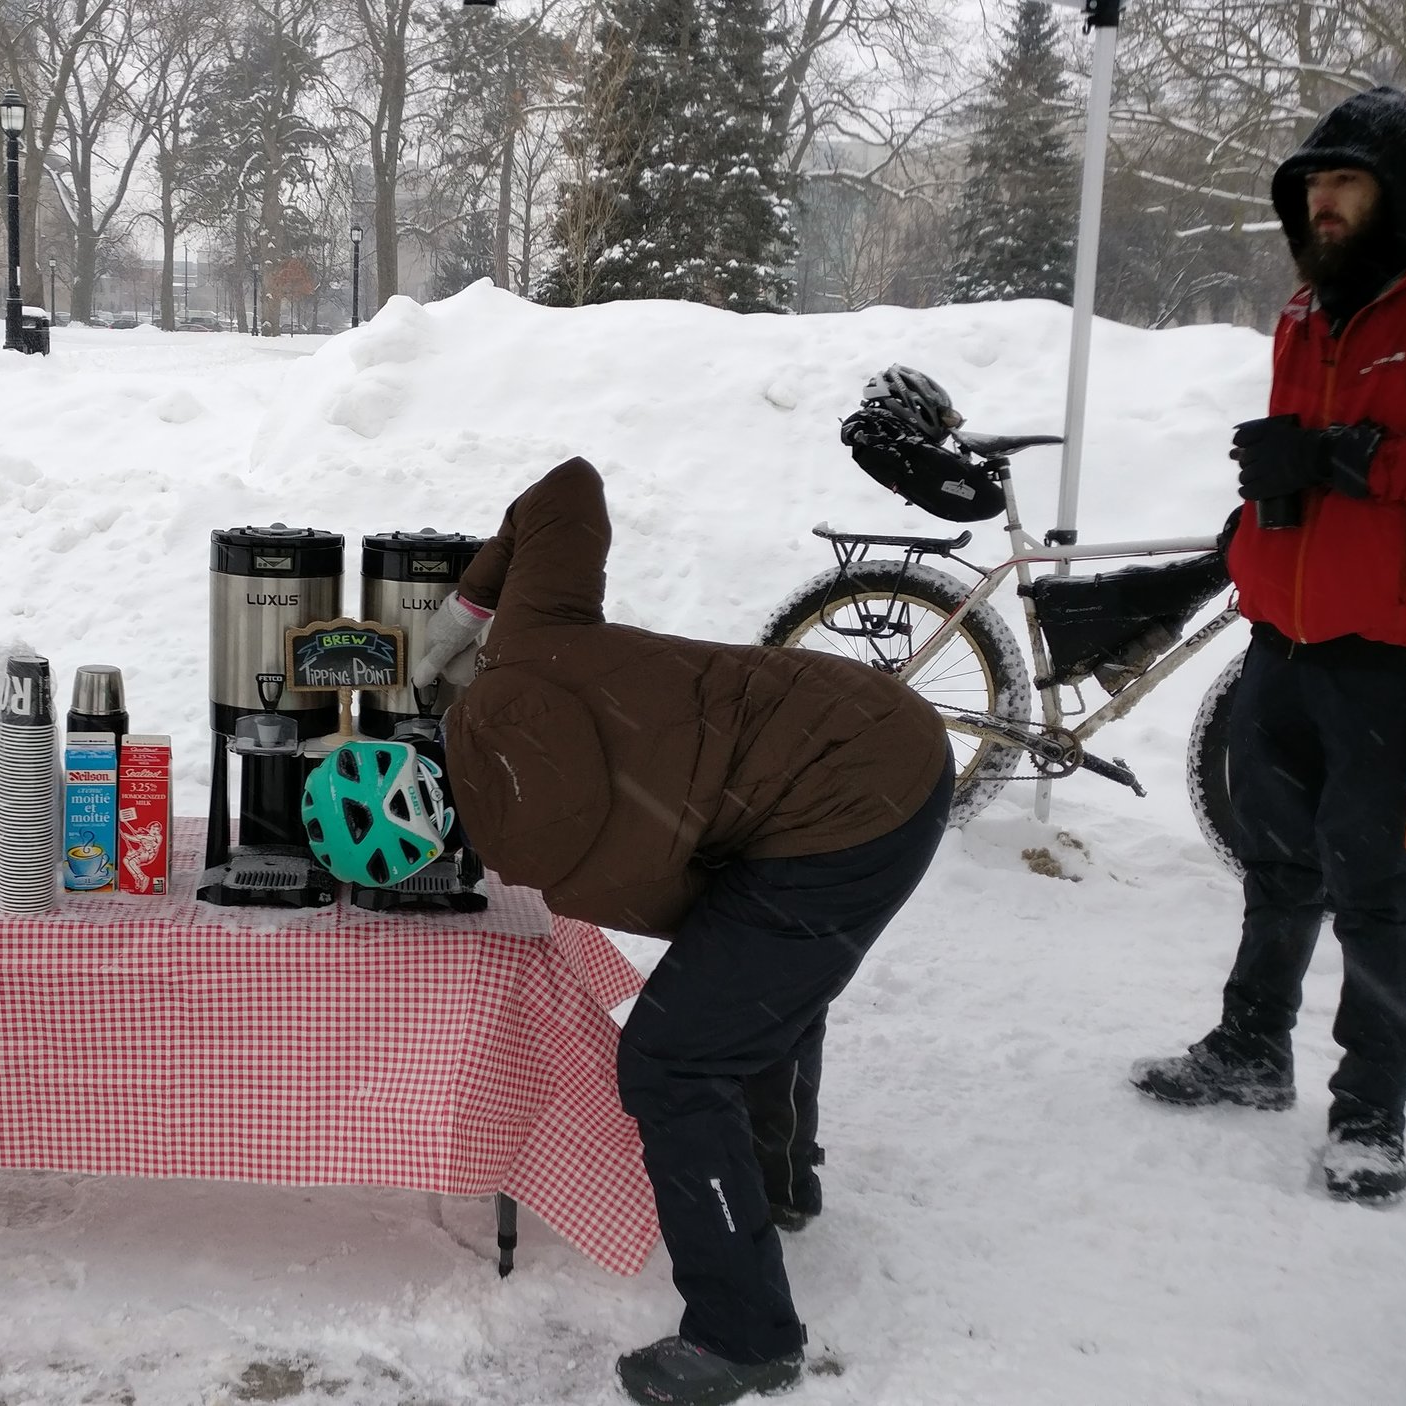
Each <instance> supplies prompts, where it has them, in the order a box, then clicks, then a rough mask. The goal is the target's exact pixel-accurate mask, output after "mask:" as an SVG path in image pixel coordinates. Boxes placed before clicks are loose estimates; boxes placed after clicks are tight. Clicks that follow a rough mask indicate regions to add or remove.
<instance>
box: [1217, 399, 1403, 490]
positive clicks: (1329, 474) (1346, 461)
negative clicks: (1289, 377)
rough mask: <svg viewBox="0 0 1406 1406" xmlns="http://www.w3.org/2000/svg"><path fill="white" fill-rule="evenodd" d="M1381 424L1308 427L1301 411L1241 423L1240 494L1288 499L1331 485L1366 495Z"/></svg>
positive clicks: (1237, 451) (1237, 454)
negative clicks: (1311, 488)
mask: <svg viewBox="0 0 1406 1406" xmlns="http://www.w3.org/2000/svg"><path fill="white" fill-rule="evenodd" d="M1381 440H1382V431H1381V428H1380V426H1378V425H1374V424H1372V423H1371V422H1370V421H1368V420H1363V421H1361V422H1360V423H1359V424H1356V425H1329V426H1328V428H1327V429H1326V430H1306V429H1304V428H1303V426H1302V425H1300V424H1299V417H1298V416H1297V415H1269V416H1266V417H1265V418H1264V419H1262V420H1245V421H1244V422H1242V423H1241V424H1238V425H1236V427H1235V437H1234V439H1233V440H1232V441H1231V443H1233V444H1234V446H1235V448H1234V449H1232V450H1231V451H1230V457H1231V458H1232V459H1236V460H1238V461H1239V464H1240V496H1241V497H1242V498H1248V499H1249V500H1250V501H1251V502H1259V501H1260V500H1261V499H1264V498H1283V497H1286V496H1288V495H1290V494H1293V493H1297V492H1299V490H1300V489H1303V488H1310V487H1313V486H1314V485H1317V484H1326V485H1328V486H1329V487H1332V488H1335V489H1336V490H1337V491H1338V492H1339V493H1344V494H1346V495H1347V496H1348V497H1349V498H1366V497H1367V496H1368V494H1369V492H1370V490H1369V488H1368V486H1367V475H1368V473H1369V472H1370V471H1371V467H1372V456H1373V455H1374V454H1375V453H1376V452H1377V446H1378V445H1379V444H1380V443H1381Z"/></svg>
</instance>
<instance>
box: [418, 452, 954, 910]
mask: <svg viewBox="0 0 1406 1406" xmlns="http://www.w3.org/2000/svg"><path fill="white" fill-rule="evenodd" d="M609 546H610V519H609V517H608V516H607V514H606V508H605V494H604V491H603V487H602V484H601V479H600V475H599V474H598V473H597V472H596V471H595V469H594V468H592V466H591V465H590V464H588V463H587V462H586V461H585V460H584V459H579V458H578V459H571V460H568V461H567V462H566V463H564V464H560V465H558V466H557V467H556V468H554V469H553V470H552V471H551V472H550V473H549V474H547V475H546V477H545V478H543V479H541V480H540V481H539V482H538V483H536V484H534V485H533V486H532V487H531V488H529V489H528V490H527V491H526V492H525V493H523V494H522V495H521V497H519V498H518V499H517V500H516V501H515V502H514V503H513V505H512V506H511V507H510V508H509V509H508V511H507V514H506V516H505V517H504V519H503V524H502V526H501V527H500V528H499V529H498V533H497V535H496V536H495V537H493V538H491V539H490V540H489V541H488V543H487V544H486V545H485V546H484V547H483V549H482V550H481V551H480V552H479V554H478V555H477V556H476V557H475V558H474V560H473V561H472V563H470V565H469V567H468V569H467V570H466V571H465V572H464V575H463V577H462V579H461V581H460V585H459V590H460V593H461V594H462V595H463V596H464V597H465V598H466V599H467V600H470V601H473V602H474V603H475V604H476V605H479V606H482V607H484V608H487V609H491V610H494V611H495V612H496V614H495V617H494V620H493V626H492V629H491V631H490V634H489V637H488V640H487V642H486V644H485V645H484V646H483V649H482V651H481V654H480V658H479V670H480V671H479V673H478V675H477V677H476V678H475V680H474V682H473V683H472V684H470V685H469V687H468V688H467V689H466V690H465V692H464V695H463V697H462V698H461V699H460V700H459V701H458V702H457V703H456V704H455V705H454V706H453V707H452V708H451V709H450V710H449V712H448V714H447V715H446V718H445V730H446V741H447V751H448V765H449V778H450V783H451V786H452V789H453V794H454V802H455V804H456V806H457V807H458V808H459V814H460V817H461V819H462V821H463V824H464V828H465V831H466V833H467V835H468V837H469V840H470V842H471V843H472V844H473V845H474V847H475V848H476V849H477V850H478V852H479V853H480V854H481V855H482V857H483V860H484V862H485V863H486V864H487V865H488V866H489V867H490V868H492V869H494V870H496V871H497V872H498V873H499V875H500V876H501V877H502V878H503V880H504V881H505V882H506V883H511V884H526V885H529V886H531V887H533V888H537V889H541V890H542V892H543V895H544V896H545V898H546V900H547V903H548V904H549V906H550V907H551V908H552V909H553V911H554V912H557V913H560V914H563V915H564V916H567V917H575V918H584V919H587V920H588V921H591V922H595V923H599V924H602V925H603V926H607V927H614V928H619V929H622V930H625V931H631V932H642V933H654V934H658V935H663V936H667V935H669V934H670V933H672V932H674V931H675V930H676V928H677V926H678V924H679V922H680V921H681V920H682V918H683V916H684V914H685V913H687V911H688V909H689V907H690V906H691V904H692V903H693V901H694V900H695V899H696V898H697V897H698V895H699V893H700V891H701V889H702V887H703V885H704V883H705V882H706V879H707V874H708V869H709V867H710V865H716V864H719V863H722V862H724V861H726V860H727V859H729V858H731V857H733V856H738V855H743V856H746V857H748V858H768V857H780V856H795V855H803V854H824V853H828V852H830V851H832V850H838V849H845V848H848V847H849V846H851V845H857V844H861V843H863V842H864V841H866V840H870V839H874V838H876V837H878V836H880V835H883V834H886V833H887V832H888V831H890V830H892V829H894V828H895V827H897V826H898V825H899V824H901V823H902V822H903V821H904V820H906V819H908V817H909V816H911V815H912V814H913V813H914V812H915V811H916V810H917V809H918V807H919V806H920V805H921V804H922V803H923V801H925V800H926V799H927V798H928V796H929V795H930V794H931V792H932V790H933V788H934V787H935V786H936V784H937V782H938V780H939V779H940V777H941V775H942V769H943V766H944V764H945V760H946V739H945V735H944V730H943V726H942V721H941V719H940V718H939V717H938V715H937V713H936V712H934V710H933V709H932V708H931V707H930V706H929V705H928V704H927V703H925V702H924V701H923V700H922V699H921V698H920V697H919V696H918V695H917V694H916V693H914V692H913V691H912V690H911V689H909V688H908V687H907V686H906V685H904V684H901V683H899V682H898V681H897V680H895V679H892V678H890V677H888V676H886V675H884V674H880V673H878V672H876V671H875V670H873V669H868V668H865V667H864V666H862V665H860V664H856V663H853V662H851V661H849V660H845V659H839V658H832V657H830V656H827V655H821V654H813V653H808V652H806V651H803V650H790V649H772V648H766V647H762V646H749V645H732V644H713V643H706V642H703V641H699V640H691V639H682V638H678V637H675V636H672V635H658V634H653V633H651V632H649V631H646V630H638V629H632V628H629V627H628V626H624V625H610V624H607V623H606V621H605V618H604V616H603V614H602V611H601V603H602V600H603V598H604V594H605V558H606V552H607V550H608V549H609Z"/></svg>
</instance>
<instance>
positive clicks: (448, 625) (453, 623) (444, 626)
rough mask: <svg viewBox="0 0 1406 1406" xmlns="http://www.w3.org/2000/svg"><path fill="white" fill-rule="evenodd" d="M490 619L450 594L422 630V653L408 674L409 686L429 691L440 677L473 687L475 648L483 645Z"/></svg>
mask: <svg viewBox="0 0 1406 1406" xmlns="http://www.w3.org/2000/svg"><path fill="white" fill-rule="evenodd" d="M492 618H493V616H492V615H491V614H485V615H480V614H478V613H477V611H476V610H475V609H474V607H473V606H471V605H469V603H468V602H467V601H466V600H465V599H464V598H463V597H462V596H461V595H460V594H459V593H458V591H450V593H449V594H448V595H447V596H445V598H444V599H443V600H442V601H441V602H440V603H439V609H438V610H436V611H435V613H434V618H433V619H432V620H431V621H430V623H429V625H428V626H427V627H426V629H425V652H424V654H422V655H421V656H420V659H419V661H418V662H417V663H416V665H415V667H414V668H413V669H412V670H411V671H410V682H411V683H413V684H414V685H415V687H416V688H428V687H429V686H430V684H432V683H433V682H434V681H435V680H436V679H437V678H439V676H440V675H441V674H443V675H444V677H445V678H446V679H448V680H449V682H450V683H458V684H466V683H472V682H473V677H474V658H475V656H476V655H477V653H478V651H477V649H476V648H475V646H476V645H478V644H480V643H481V642H482V639H483V636H484V634H485V632H486V631H487V629H488V622H489V621H490V620H492Z"/></svg>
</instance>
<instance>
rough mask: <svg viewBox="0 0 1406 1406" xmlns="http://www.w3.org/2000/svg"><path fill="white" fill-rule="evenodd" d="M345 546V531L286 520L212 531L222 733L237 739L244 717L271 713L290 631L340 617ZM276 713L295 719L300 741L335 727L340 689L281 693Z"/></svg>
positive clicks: (213, 662)
mask: <svg viewBox="0 0 1406 1406" xmlns="http://www.w3.org/2000/svg"><path fill="white" fill-rule="evenodd" d="M343 545H344V539H343V538H342V536H341V535H340V534H339V533H335V532H321V531H319V530H318V529H316V528H312V527H285V526H284V525H283V524H282V523H281V522H276V523H274V524H273V526H271V527H234V528H230V529H229V530H228V531H226V532H212V533H211V534H210V726H211V727H213V728H214V730H215V731H216V732H218V733H221V734H223V735H224V736H225V737H233V736H234V731H235V723H236V722H237V721H238V720H239V719H240V718H241V717H243V716H244V715H245V714H247V713H261V712H264V711H267V710H268V698H267V695H268V692H269V689H270V688H271V684H270V683H269V682H268V676H269V675H274V674H276V675H278V676H280V678H281V676H282V674H283V655H284V651H283V637H284V635H285V633H286V632H287V631H288V630H292V629H297V628H299V627H300V626H302V625H310V624H311V623H312V622H313V621H314V620H335V619H336V618H337V617H338V616H339V615H340V614H341V611H342V558H343ZM261 679H263V680H264V682H263V684H262V686H261V682H260V680H261ZM261 687H262V691H261ZM273 711H275V712H279V713H283V714H286V715H288V716H291V717H292V718H294V719H295V721H296V722H297V724H298V736H299V737H300V738H308V737H320V736H322V735H323V734H324V733H328V732H335V731H336V730H337V695H336V694H335V693H325V694H324V693H288V692H282V691H281V692H280V693H279V696H278V700H277V703H276V706H275V707H274V709H273Z"/></svg>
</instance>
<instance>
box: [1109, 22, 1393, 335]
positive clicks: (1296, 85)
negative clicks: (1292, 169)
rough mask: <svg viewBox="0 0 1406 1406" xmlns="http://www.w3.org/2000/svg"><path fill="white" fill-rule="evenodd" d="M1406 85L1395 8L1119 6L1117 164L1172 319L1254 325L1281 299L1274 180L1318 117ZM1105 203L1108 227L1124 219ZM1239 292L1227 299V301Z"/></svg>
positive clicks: (1114, 116)
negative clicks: (1232, 313) (1154, 251)
mask: <svg viewBox="0 0 1406 1406" xmlns="http://www.w3.org/2000/svg"><path fill="white" fill-rule="evenodd" d="M1403 75H1406V7H1403V6H1402V5H1401V4H1400V3H1399V0H1261V3H1256V4H1237V3H1232V2H1231V0H1169V3H1167V4H1164V5H1157V6H1134V7H1129V9H1128V12H1127V22H1126V24H1125V27H1124V40H1123V43H1122V44H1121V46H1120V61H1119V74H1118V83H1117V89H1116V93H1115V106H1114V113H1113V120H1114V147H1115V164H1116V165H1117V166H1118V167H1119V168H1121V169H1124V170H1126V171H1129V172H1131V173H1133V174H1134V175H1135V176H1136V177H1137V181H1136V182H1133V183H1129V184H1128V187H1127V188H1128V191H1129V193H1130V197H1131V199H1132V200H1133V201H1134V202H1136V204H1138V205H1140V206H1141V207H1142V208H1143V209H1144V210H1146V209H1147V208H1148V207H1149V206H1150V207H1153V209H1154V210H1155V212H1156V213H1157V214H1158V216H1159V217H1160V219H1161V220H1162V221H1163V223H1165V224H1167V225H1169V226H1170V229H1171V231H1172V232H1173V234H1174V235H1175V241H1174V242H1171V243H1169V242H1167V241H1165V240H1161V239H1158V238H1156V236H1155V235H1153V236H1151V238H1152V239H1153V242H1155V243H1157V244H1159V245H1161V246H1162V247H1163V248H1164V256H1163V257H1164V258H1165V260H1166V262H1165V263H1159V264H1158V265H1157V267H1156V268H1155V269H1154V271H1153V276H1154V278H1156V279H1160V280H1161V281H1162V282H1163V284H1164V285H1165V291H1166V294H1167V298H1166V299H1163V300H1162V301H1164V302H1166V301H1167V300H1168V299H1170V300H1171V302H1172V304H1173V305H1175V306H1176V308H1177V311H1176V313H1175V316H1176V317H1182V316H1185V315H1187V313H1188V312H1189V311H1191V310H1193V309H1194V308H1195V307H1197V306H1198V305H1201V306H1205V305H1206V304H1207V303H1208V301H1209V302H1215V303H1219V304H1220V305H1221V306H1222V307H1224V306H1225V301H1224V300H1225V297H1226V295H1227V289H1230V292H1231V304H1232V305H1233V304H1234V303H1235V301H1236V300H1237V298H1238V301H1239V304H1240V306H1241V307H1242V308H1243V309H1244V310H1246V311H1248V312H1250V314H1251V315H1252V316H1253V317H1254V319H1255V320H1256V321H1258V322H1264V321H1265V320H1266V319H1267V318H1268V317H1269V316H1270V315H1271V314H1272V310H1273V308H1274V307H1275V306H1277V304H1278V302H1279V301H1280V300H1281V298H1282V293H1283V288H1282V286H1281V283H1282V279H1283V260H1282V255H1281V252H1280V246H1279V241H1278V239H1277V235H1278V230H1279V225H1278V221H1277V219H1276V217H1275V214H1274V209H1273V205H1272V203H1271V200H1270V189H1269V183H1270V178H1271V177H1272V175H1273V172H1274V170H1275V168H1276V167H1277V166H1278V165H1279V163H1280V162H1281V161H1282V160H1283V159H1284V157H1285V156H1287V155H1288V153H1289V152H1290V151H1292V150H1293V148H1294V147H1295V146H1296V145H1297V144H1298V143H1299V142H1300V141H1301V140H1302V139H1303V137H1304V136H1305V135H1306V134H1307V132H1308V130H1309V129H1310V128H1311V127H1312V126H1313V124H1314V123H1315V122H1316V121H1317V120H1318V118H1319V117H1320V116H1322V114H1323V113H1325V112H1326V111H1328V110H1329V109H1330V108H1331V107H1333V106H1335V105H1336V104H1337V103H1339V102H1341V101H1342V100H1343V99H1344V98H1347V97H1349V96H1351V95H1352V94H1353V93H1356V92H1361V91H1363V90H1364V89H1366V88H1369V87H1372V86H1373V85H1375V84H1377V83H1381V82H1390V81H1396V82H1400V81H1401V79H1402V77H1403ZM1127 213H1128V212H1126V211H1120V209H1119V207H1118V205H1117V204H1116V203H1115V205H1114V206H1113V208H1112V210H1111V212H1110V214H1111V219H1112V220H1113V221H1114V222H1116V221H1117V220H1118V219H1119V218H1120V216H1121V217H1123V218H1127ZM1237 289H1238V293H1237V292H1236V290H1237Z"/></svg>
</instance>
